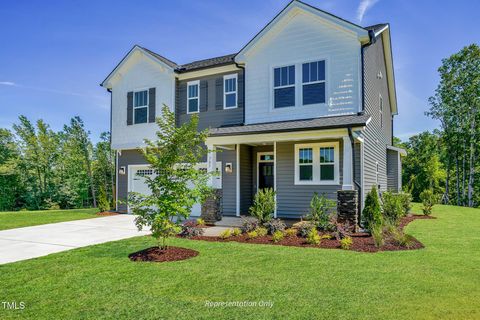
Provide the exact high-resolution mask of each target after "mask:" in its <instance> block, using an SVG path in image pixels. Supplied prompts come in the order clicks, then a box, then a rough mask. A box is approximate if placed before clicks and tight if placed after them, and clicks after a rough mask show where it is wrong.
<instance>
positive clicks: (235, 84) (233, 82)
mask: <svg viewBox="0 0 480 320" xmlns="http://www.w3.org/2000/svg"><path fill="white" fill-rule="evenodd" d="M230 80H231V82H232V88H231V89H232V91H237V79H235V78H233V79H230Z"/></svg>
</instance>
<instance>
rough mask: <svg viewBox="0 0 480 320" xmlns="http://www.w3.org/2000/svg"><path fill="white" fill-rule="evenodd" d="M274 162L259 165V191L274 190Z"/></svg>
mask: <svg viewBox="0 0 480 320" xmlns="http://www.w3.org/2000/svg"><path fill="white" fill-rule="evenodd" d="M273 179H274V176H273V162H260V163H259V164H258V189H259V190H260V189H264V188H272V189H273V184H274V182H273Z"/></svg>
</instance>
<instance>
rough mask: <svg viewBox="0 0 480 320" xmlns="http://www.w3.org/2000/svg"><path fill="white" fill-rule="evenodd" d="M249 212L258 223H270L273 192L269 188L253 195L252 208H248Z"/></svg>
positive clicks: (273, 208)
mask: <svg viewBox="0 0 480 320" xmlns="http://www.w3.org/2000/svg"><path fill="white" fill-rule="evenodd" d="M249 211H250V214H251V215H252V216H253V217H255V218H257V219H258V220H259V221H260V223H265V222H267V221H270V219H272V217H273V212H274V211H275V191H273V189H271V188H265V189H261V190H259V191H258V192H257V194H255V197H254V199H253V206H251V207H250V209H249Z"/></svg>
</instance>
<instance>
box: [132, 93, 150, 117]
mask: <svg viewBox="0 0 480 320" xmlns="http://www.w3.org/2000/svg"><path fill="white" fill-rule="evenodd" d="M133 116H134V118H133V119H134V121H133V123H135V124H137V123H146V122H147V119H148V90H142V91H136V92H134V95H133Z"/></svg>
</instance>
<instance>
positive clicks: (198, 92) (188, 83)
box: [187, 80, 200, 114]
mask: <svg viewBox="0 0 480 320" xmlns="http://www.w3.org/2000/svg"><path fill="white" fill-rule="evenodd" d="M195 85H196V86H198V91H197V96H196V97H189V96H188V88H189V87H190V86H195ZM194 99H197V101H198V103H197V111H190V110H189V102H190V100H194ZM199 112H200V80H195V81H189V82H187V114H193V113H199Z"/></svg>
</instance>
